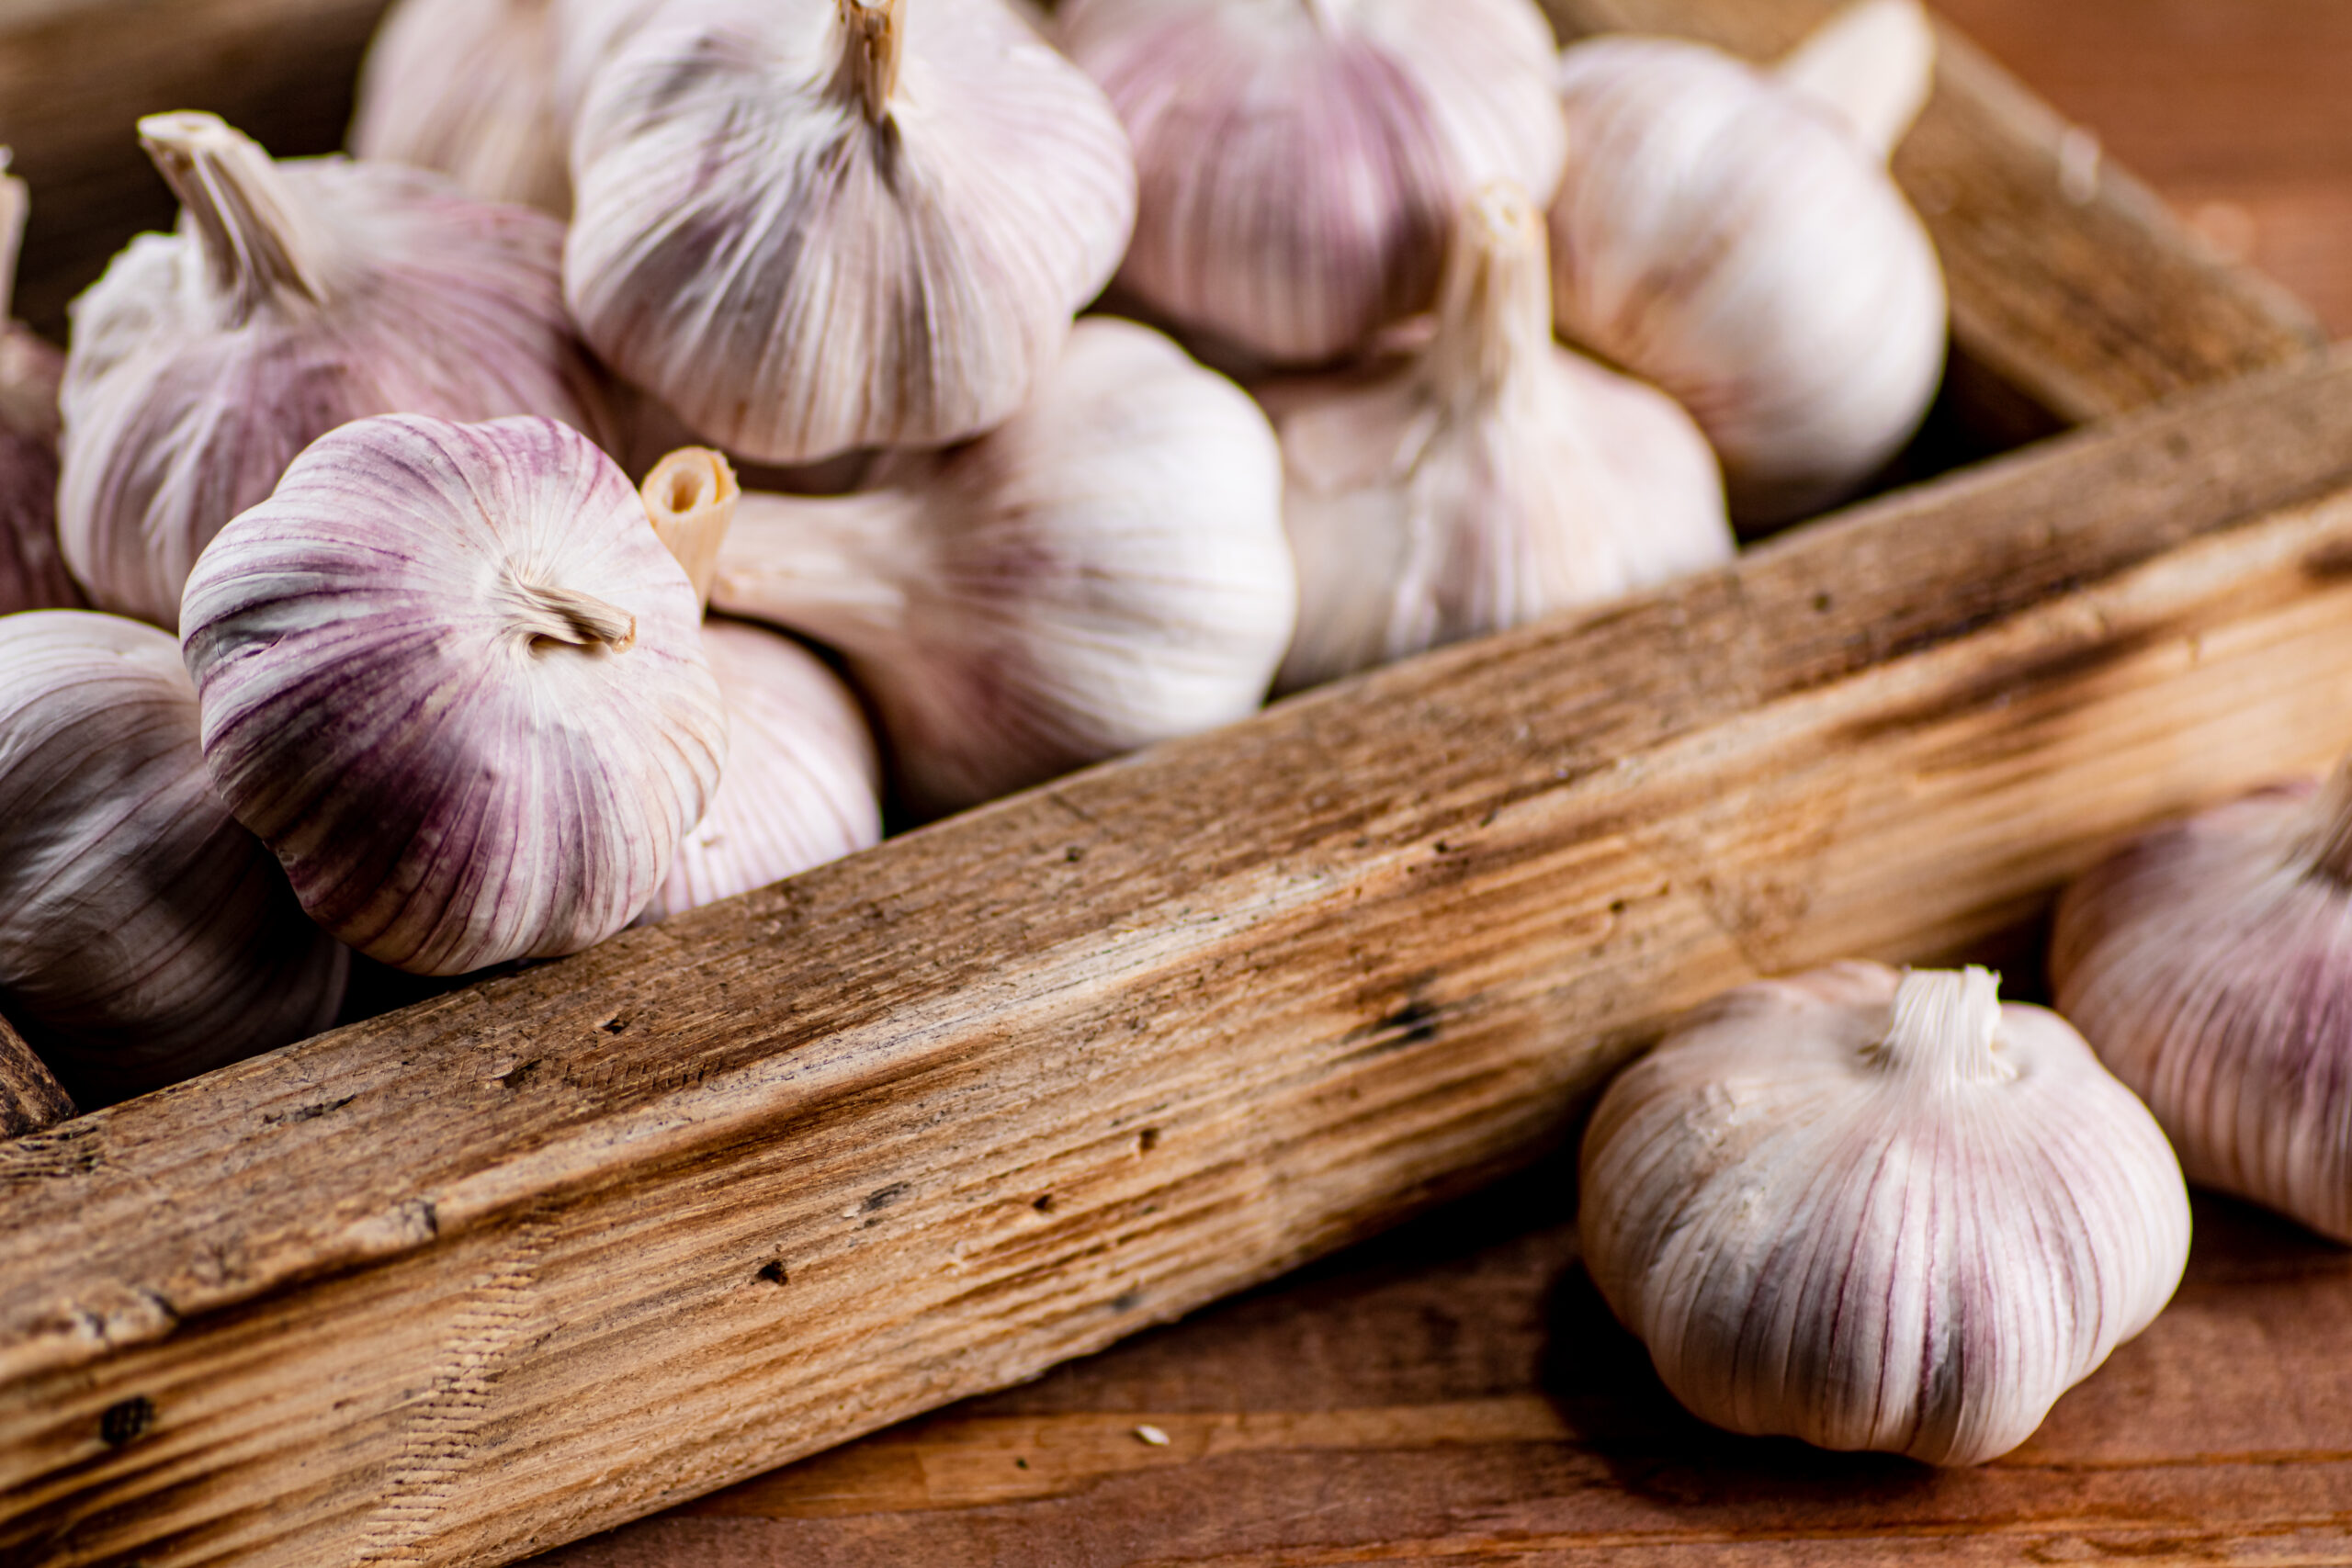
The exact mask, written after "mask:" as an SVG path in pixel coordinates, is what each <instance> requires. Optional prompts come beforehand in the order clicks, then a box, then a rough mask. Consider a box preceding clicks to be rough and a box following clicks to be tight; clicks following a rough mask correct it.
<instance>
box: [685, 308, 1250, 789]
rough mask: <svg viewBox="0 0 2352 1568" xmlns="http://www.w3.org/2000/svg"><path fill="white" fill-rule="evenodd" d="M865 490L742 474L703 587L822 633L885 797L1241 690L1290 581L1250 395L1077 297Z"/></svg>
mask: <svg viewBox="0 0 2352 1568" xmlns="http://www.w3.org/2000/svg"><path fill="white" fill-rule="evenodd" d="M874 482H875V484H876V489H875V490H874V491H869V492H867V493H865V494H861V495H856V496H849V497H839V498H831V499H826V500H809V499H795V498H791V497H785V496H774V495H763V494H758V493H753V494H748V495H746V496H744V498H743V501H742V504H741V507H740V508H739V509H738V512H737V514H736V524H735V528H734V531H733V532H732V533H731V534H730V535H729V536H728V540H727V544H726V546H725V547H724V548H723V549H722V551H721V553H720V558H719V569H718V579H717V581H716V583H715V585H714V587H713V590H712V594H711V603H712V604H714V605H716V606H717V607H718V609H720V610H722V611H725V612H727V613H728V614H730V615H742V616H746V617H749V618H752V619H754V620H763V621H767V622H770V623H772V624H774V625H776V626H786V627H789V628H791V629H793V630H795V631H798V632H801V633H803V634H805V635H807V636H809V637H813V638H815V639H816V640H818V641H820V642H823V643H826V644H828V645H830V646H831V647H832V648H834V649H837V650H839V651H840V652H841V653H842V655H843V656H844V657H845V658H846V660H847V662H848V667H849V671H850V675H851V679H852V680H853V681H854V682H855V683H856V684H857V685H858V686H859V687H860V689H861V690H863V691H864V693H865V695H866V696H867V697H868V699H869V700H870V701H871V702H872V704H873V706H874V709H875V713H876V719H877V721H878V723H879V725H880V727H881V729H882V732H883V734H884V736H885V738H886V740H887V743H888V750H889V753H890V760H891V767H892V773H893V776H894V778H895V780H896V783H897V785H898V788H899V793H900V795H902V796H903V798H904V799H905V800H906V802H907V803H908V804H909V805H910V807H912V808H914V809H915V810H917V811H919V812H922V813H927V814H928V813H939V812H944V811H952V810H956V809H959V808H961V807H966V806H971V805H976V804H978V802H980V801H984V800H989V799H993V798H995V797H996V796H998V795H1004V794H1008V793H1010V792H1012V791H1013V790H1016V789H1022V788H1025V787H1027V786H1028V785H1030V784H1036V783H1039V782H1042V781H1043V780H1046V779H1048V778H1051V777H1053V776H1055V775H1056V774H1058V773H1064V772H1067V771H1068V770H1069V769H1071V768H1075V767H1080V766H1082V765H1084V764H1086V763H1089V762H1094V761H1101V760H1103V759H1104V758H1106V757H1112V756H1116V755H1118V754H1119V753H1121V752H1124V751H1128V750H1134V749H1135V748H1136V747H1139V746H1144V745H1148V744H1150V743H1151V742H1153V741H1156V740H1162V739H1170V738H1171V737H1174V736H1179V735H1189V734H1193V733H1194V732H1196V731H1199V730H1203V729H1208V728H1214V727H1216V726H1217V725H1220V724H1225V723H1228V722H1230V721H1232V720H1234V719H1237V718H1240V717H1242V716H1245V715H1247V714H1249V713H1251V712H1253V711H1254V710H1255V709H1256V708H1257V706H1258V705H1259V704H1260V703H1261V701H1262V700H1263V699H1264V696H1265V692H1266V685H1267V682H1268V681H1269V680H1270V679H1271V678H1272V674H1273V671H1274V666H1275V664H1276V662H1277V661H1278V660H1280V659H1281V657H1282V651H1283V646H1284V644H1285V643H1286V642H1287V641H1288V640H1289V637H1290V633H1291V627H1292V623H1293V618H1294V616H1295V611H1296V604H1297V597H1296V596H1297V589H1296V584H1295V579H1294V575H1293V570H1292V566H1291V558H1290V550H1289V547H1288V545H1287V544H1286V543H1285V541H1284V539H1283V530H1282V517H1281V497H1282V477H1281V458H1280V455H1279V453H1278V451H1277V449H1276V447H1275V445H1274V439H1273V434H1272V431H1271V430H1269V429H1268V427H1267V424H1266V420H1265V416H1264V415H1263V414H1261V413H1260V412H1258V410H1257V408H1256V406H1255V405H1254V404H1252V403H1251V402H1250V400H1249V398H1248V397H1247V396H1246V395H1245V394H1244V393H1243V392H1242V391H1241V390H1240V389H1238V388H1237V387H1235V386H1234V385H1233V384H1232V383H1231V382H1229V381H1227V380H1226V379H1225V378H1222V377H1220V376H1217V375H1216V374H1214V373H1213V372H1210V371H1207V370H1204V369H1203V368H1201V367H1200V366H1198V365H1196V364H1194V363H1193V361H1192V360H1191V359H1190V358H1188V357H1187V356H1186V355H1184V354H1183V352H1182V350H1180V349H1178V348H1177V347H1176V346H1175V345H1174V344H1171V343H1170V342H1169V341H1168V340H1167V339H1166V338H1164V337H1161V336H1160V335H1159V333H1154V332H1151V331H1149V330H1148V329H1147V328H1143V327H1138V326H1136V325H1133V324H1131V323H1129V322H1125V321H1111V320H1104V319H1090V320H1087V321H1080V323H1079V324H1078V326H1077V329H1076V330H1075V331H1074V332H1072V333H1071V334H1070V338H1069V344H1068V345H1067V346H1066V347H1065V349H1064V350H1063V353H1062V355H1061V357H1060V359H1059V360H1058V361H1057V364H1056V365H1055V366H1054V367H1053V368H1052V369H1051V371H1050V372H1049V373H1048V374H1047V375H1046V377H1045V378H1043V379H1042V381H1041V382H1040V384H1039V386H1038V388H1037V389H1036V393H1035V397H1034V398H1033V399H1032V400H1031V401H1030V403H1029V405H1028V406H1027V407H1026V408H1024V409H1023V411H1022V412H1021V413H1020V414H1019V415H1017V416H1016V417H1015V418H1013V419H1012V420H1011V421H1009V422H1007V423H1005V424H1004V425H1003V426H1001V428H999V429H998V430H996V431H995V432H993V433H991V434H989V435H987V436H984V437H982V438H981V439H979V440H978V441H975V442H972V443H970V444H969V445H967V446H962V447H958V448H956V449H953V450H950V451H945V452H938V453H929V454H913V453H902V454H899V455H896V456H893V457H887V458H885V459H884V460H883V462H882V463H881V464H880V465H879V467H878V468H877V470H876V474H875V476H874Z"/></svg>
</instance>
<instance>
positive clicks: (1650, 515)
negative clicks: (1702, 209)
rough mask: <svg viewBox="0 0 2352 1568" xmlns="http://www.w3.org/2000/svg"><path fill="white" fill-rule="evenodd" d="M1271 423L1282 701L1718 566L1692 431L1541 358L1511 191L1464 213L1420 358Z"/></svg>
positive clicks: (1547, 353)
mask: <svg viewBox="0 0 2352 1568" xmlns="http://www.w3.org/2000/svg"><path fill="white" fill-rule="evenodd" d="M1274 424H1275V429H1276V430H1277V432H1279V434H1280V435H1281V437H1282V444H1283V466H1284V468H1285V470H1286V479H1285V491H1284V494H1283V521H1284V522H1285V524H1286V525H1288V527H1289V530H1290V538H1291V545H1292V547H1293V549H1294V550H1295V552H1296V554H1297V558H1298V577H1299V615H1298V632H1297V636H1296V637H1295V639H1294V640H1293V641H1292V644H1291V649H1290V652H1289V654H1288V656H1287V657H1286V658H1285V659H1284V660H1283V669H1282V674H1281V677H1280V679H1279V682H1278V685H1279V686H1280V687H1281V688H1282V689H1283V690H1285V691H1295V690H1297V689H1299V688H1301V687H1305V686H1311V685H1315V684H1317V682H1323V681H1329V680H1332V679H1335V678H1337V677H1339V676H1341V675H1346V674H1349V673H1351V672H1353V671H1358V670H1366V669H1370V668H1372V667H1373V666H1374V665H1377V664H1385V663H1386V662H1388V661H1389V660H1396V659H1402V658H1404V657H1406V656H1407V655H1408V654H1413V653H1419V652H1420V651H1421V650H1422V649H1430V648H1435V647H1438V646H1439V645H1441V644H1443V643H1450V642H1457V641H1460V640H1462V639H1464V638H1465V637H1478V636H1482V635H1484V634H1486V633H1488V632H1494V631H1499V630H1502V629H1504V628H1505V627H1509V626H1519V625H1521V624H1522V623H1524V622H1527V621H1531V620H1533V619H1535V618H1536V617H1538V616H1541V615H1548V614H1550V613H1551V612H1553V611H1555V610H1559V609H1563V608H1565V607H1566V606H1568V605H1572V604H1588V603H1590V602H1593V601H1596V600H1601V599H1608V598H1613V597H1615V596H1617V595H1619V594H1622V593H1625V592H1630V591H1631V590H1633V589H1636V588H1642V587H1646V586H1649V585H1651V584H1653V583H1657V582H1662V581H1667V580H1668V579H1669V578H1673V577H1679V576H1680V575H1682V574H1684V573H1686V572H1690V571H1695V570H1702V569H1705V568H1708V567H1713V566H1719V565H1721V564H1722V563H1724V561H1727V560H1729V559H1730V558H1731V557H1732V554H1733V551H1734V543H1733V539H1732V535H1731V525H1730V524H1729V523H1728V522H1726V521H1725V520H1724V501H1723V488H1722V482H1721V480H1720V479H1719V478H1718V476H1717V472H1716V468H1715V458H1714V454H1713V452H1711V451H1709V450H1708V447H1707V443H1706V438H1705V437H1704V436H1702V435H1701V434H1699V430H1698V427H1697V426H1696V425H1694V424H1692V423H1691V419H1690V416H1689V415H1687V414H1685V413H1684V412H1682V411H1681V410H1680V409H1679V408H1677V407H1676V406H1675V405H1674V402H1673V400H1671V399H1669V398H1668V397H1667V396H1666V395H1665V394H1664V393H1661V392H1658V391H1657V390H1655V389H1651V388H1648V387H1645V386H1643V385H1641V384H1640V383H1639V382H1635V381H1631V380H1628V379H1626V378H1623V377H1622V376H1617V375H1614V374H1612V373H1611V372H1610V371H1607V370H1604V369H1602V368H1601V367H1600V366H1598V365H1594V364H1592V363H1591V362H1590V361H1589V360H1585V359H1583V358H1580V357H1579V356H1578V355H1575V354H1572V353H1570V352H1569V351H1568V350H1566V349H1564V348H1561V347H1560V346H1558V345H1557V344H1555V343H1554V342H1553V339H1552V300H1551V273H1550V269H1549V265H1548V264H1547V262H1546V260H1545V257H1544V215H1543V212H1542V210H1541V209H1539V208H1537V207H1536V206H1535V205H1534V204H1533V203H1532V202H1530V201H1529V200H1528V199H1527V197H1526V195H1525V193H1523V192H1521V190H1520V189H1519V188H1518V187H1516V186H1511V185H1509V184H1507V183H1498V184H1495V185H1492V186H1487V188H1486V189H1485V190H1483V191H1481V192H1480V193H1479V194H1478V195H1477V196H1476V197H1475V198H1473V199H1472V200H1471V201H1470V203H1469V204H1468V205H1467V206H1466V207H1465V208H1464V210H1463V213H1462V216H1461V218H1460V220H1459V221H1458V224H1457V227H1456V231H1455V237H1454V243H1453V252H1452V254H1451V256H1450V257H1449V259H1448V263H1447V267H1446V276H1445V283H1444V287H1443V288H1442V291H1441V294H1440V297H1439V301H1438V320H1437V325H1436V331H1435V334H1434V335H1433V336H1432V337H1431V338H1430V341H1429V343H1428V344H1427V345H1426V346H1425V347H1423V348H1421V349H1420V350H1419V352H1418V353H1417V354H1416V355H1413V357H1412V358H1411V359H1410V360H1409V361H1408V363H1407V364H1405V365H1404V366H1403V367H1401V368H1398V369H1395V370H1391V371H1387V372H1385V373H1383V374H1380V375H1377V376H1375V377H1374V378H1370V379H1368V380H1358V381H1333V382H1329V383H1323V384H1320V385H1319V387H1318V388H1317V389H1292V390H1289V391H1287V392H1286V393H1285V394H1284V395H1283V397H1282V399H1281V400H1280V402H1279V404H1278V405H1277V412H1276V414H1275V420H1274Z"/></svg>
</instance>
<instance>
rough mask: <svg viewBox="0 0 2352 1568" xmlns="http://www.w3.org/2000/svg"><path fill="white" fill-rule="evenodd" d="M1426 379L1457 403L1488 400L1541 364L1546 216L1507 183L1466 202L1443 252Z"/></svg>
mask: <svg viewBox="0 0 2352 1568" xmlns="http://www.w3.org/2000/svg"><path fill="white" fill-rule="evenodd" d="M1438 300H1439V303H1438V336H1437V341H1436V342H1435V343H1434V344H1432V345H1431V348H1430V374H1431V375H1432V376H1433V377H1434V378H1436V382H1437V386H1438V388H1439V390H1440V391H1441V393H1442V395H1443V396H1444V397H1445V398H1446V399H1447V400H1450V401H1453V402H1454V403H1456V404H1457V405H1458V404H1463V403H1473V402H1484V401H1489V400H1493V399H1495V398H1498V397H1499V396H1500V395H1501V394H1502V393H1503V391H1504V389H1505V388H1506V387H1508V386H1509V385H1510V383H1511V382H1512V381H1514V380H1516V379H1519V378H1521V377H1522V376H1524V375H1525V374H1527V373H1528V372H1531V371H1532V370H1534V369H1536V368H1538V367H1541V366H1543V365H1544V364H1545V363H1546V355H1548V354H1549V353H1550V351H1551V346H1552V257H1551V251H1550V246H1549V243H1548V241H1547V240H1546V238H1545V234H1544V214H1543V212H1542V210H1541V209H1538V208H1537V207H1536V206H1535V204H1534V203H1533V202H1532V201H1530V200H1529V199H1528V198H1527V194H1526V193H1525V192H1524V191H1522V190H1521V188H1520V187H1519V186H1517V185H1515V184H1513V183H1512V182H1510V181H1509V180H1498V181H1495V182H1493V183H1492V184H1490V185H1487V186H1485V187H1483V188H1482V189H1481V190H1480V191H1479V192H1478V194H1477V195H1476V197H1472V198H1471V202H1470V206H1469V208H1468V209H1467V211H1466V212H1465V213H1464V216H1463V220H1462V223H1461V225H1460V227H1459V228H1458V229H1457V230H1456V231H1455V237H1454V242H1453V247H1452V248H1451V250H1449V251H1448V253H1447V254H1446V263H1445V277H1444V281H1443V282H1442V284H1441V286H1440V288H1439V294H1438Z"/></svg>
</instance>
